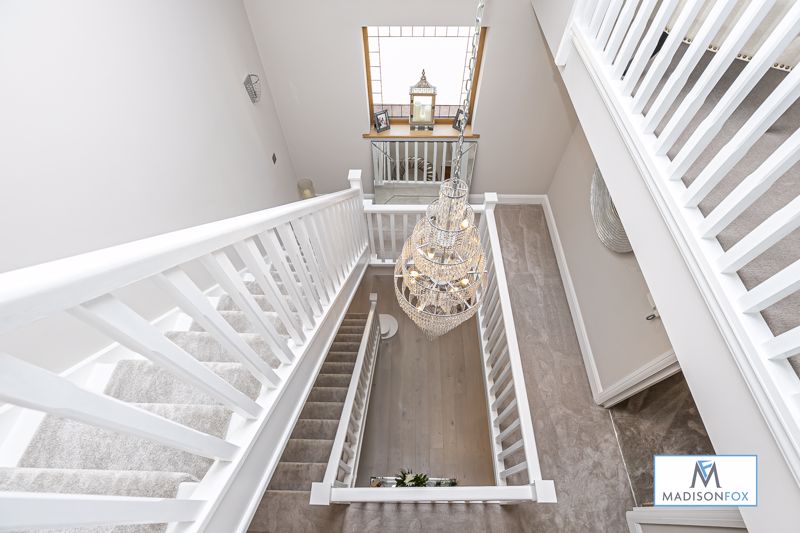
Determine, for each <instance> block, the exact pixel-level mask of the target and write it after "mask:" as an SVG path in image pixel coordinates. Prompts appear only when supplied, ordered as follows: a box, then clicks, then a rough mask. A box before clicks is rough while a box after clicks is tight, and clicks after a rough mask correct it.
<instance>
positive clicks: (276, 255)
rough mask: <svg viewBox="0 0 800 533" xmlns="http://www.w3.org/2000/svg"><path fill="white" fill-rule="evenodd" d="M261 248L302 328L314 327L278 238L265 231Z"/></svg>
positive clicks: (309, 311) (307, 304)
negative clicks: (284, 290)
mask: <svg viewBox="0 0 800 533" xmlns="http://www.w3.org/2000/svg"><path fill="white" fill-rule="evenodd" d="M260 241H261V246H262V247H263V248H264V251H266V252H267V257H269V262H270V264H271V265H272V267H273V268H274V269H275V271H276V272H277V275H278V278H279V279H280V280H281V282H282V283H283V286H284V288H285V289H286V291H287V292H288V294H289V298H290V299H291V301H292V302H293V303H294V307H295V309H297V312H298V314H299V315H300V319H301V320H302V321H303V326H304V327H305V328H308V329H312V328H313V327H314V313H313V312H312V310H311V307H310V305H309V303H308V302H306V301H305V298H304V297H303V296H302V294H301V292H300V289H299V288H298V287H297V280H296V279H295V277H294V274H293V273H292V271H291V269H290V268H289V265H288V264H287V263H286V258H285V257H284V256H283V251H282V248H281V245H280V243H279V242H278V237H277V235H276V234H275V232H274V231H273V230H267V231H265V232H264V233H262V234H261V235H260Z"/></svg>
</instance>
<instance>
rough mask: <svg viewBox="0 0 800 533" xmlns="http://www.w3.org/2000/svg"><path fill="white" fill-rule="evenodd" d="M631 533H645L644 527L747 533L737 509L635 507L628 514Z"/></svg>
mask: <svg viewBox="0 0 800 533" xmlns="http://www.w3.org/2000/svg"><path fill="white" fill-rule="evenodd" d="M626 518H627V521H628V528H629V529H630V533H643V531H644V530H643V528H642V525H673V526H702V527H707V528H716V527H724V528H741V529H742V530H744V531H746V526H745V524H744V521H743V520H742V515H741V514H739V511H738V510H737V509H689V508H684V509H682V508H675V509H656V508H654V507H634V508H633V510H631V511H628V512H627V513H626Z"/></svg>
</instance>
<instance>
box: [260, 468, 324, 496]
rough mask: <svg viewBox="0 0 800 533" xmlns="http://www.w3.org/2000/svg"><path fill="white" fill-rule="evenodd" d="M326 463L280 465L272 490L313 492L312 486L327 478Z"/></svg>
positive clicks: (273, 477) (276, 470)
mask: <svg viewBox="0 0 800 533" xmlns="http://www.w3.org/2000/svg"><path fill="white" fill-rule="evenodd" d="M326 466H327V465H326V464H325V463H284V462H281V463H278V467H277V468H276V469H275V473H274V474H273V476H272V480H271V481H270V483H269V488H270V489H271V490H311V484H312V483H314V482H317V481H322V478H323V477H324V476H325V467H326Z"/></svg>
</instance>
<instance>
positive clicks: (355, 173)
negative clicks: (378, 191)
mask: <svg viewBox="0 0 800 533" xmlns="http://www.w3.org/2000/svg"><path fill="white" fill-rule="evenodd" d="M347 181H349V182H350V188H351V189H355V190H357V191H358V212H359V213H360V215H359V220H360V221H361V238H362V239H363V240H362V242H363V243H364V244H363V245H364V246H370V251H369V253H370V256H371V255H373V254H374V253H375V252H374V250H372V247H371V245H370V235H369V234H370V232H371V231H372V230H371V229H370V227H369V213H367V211H366V209H365V203H366V200H364V184H363V183H362V182H361V169H360V168H351V169H350V172H349V173H348V174H347Z"/></svg>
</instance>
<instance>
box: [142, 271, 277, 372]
mask: <svg viewBox="0 0 800 533" xmlns="http://www.w3.org/2000/svg"><path fill="white" fill-rule="evenodd" d="M153 280H154V281H155V282H156V283H157V284H158V285H159V287H161V288H162V289H164V290H165V291H166V292H168V293H169V294H171V295H172V297H173V298H175V300H176V301H177V302H178V305H180V306H181V308H182V309H183V310H184V311H185V312H186V313H187V314H188V315H189V316H191V317H192V318H193V319H194V320H195V321H196V322H197V323H198V324H200V326H202V328H203V329H204V330H206V331H207V332H208V333H210V334H212V335H213V336H214V337H215V338H216V339H217V340H218V341H219V343H220V344H221V345H222V346H223V347H224V348H225V350H226V351H227V352H228V353H229V354H231V355H233V356H234V357H236V359H238V360H239V361H241V362H242V363H243V364H244V365H245V366H246V367H247V368H248V370H250V372H251V373H252V374H253V375H254V376H255V377H256V378H257V379H258V380H259V381H261V382H262V383H264V384H266V385H268V386H270V387H273V388H275V387H277V386H278V385H279V384H280V381H281V380H280V378H279V377H278V375H277V374H276V373H275V371H274V370H273V369H272V368H271V367H270V366H269V365H268V364H267V363H266V362H265V361H264V359H262V358H261V356H259V355H258V354H257V353H256V352H255V351H254V350H253V349H252V348H251V347H250V345H249V344H247V343H246V342H245V341H244V339H242V336H241V335H239V333H237V331H236V330H235V329H233V326H231V325H230V324H228V322H227V321H226V320H225V319H224V318H223V317H222V315H220V314H219V312H218V311H217V310H216V309H214V306H213V305H211V302H209V301H208V298H206V296H205V295H204V294H203V291H201V290H200V289H199V288H198V287H197V285H195V284H194V282H193V281H192V280H191V279H190V278H189V276H188V275H187V274H186V272H184V271H183V270H181V269H180V268H177V267H176V268H173V269H170V270H168V271H166V272H164V273H163V274H160V275H158V276H155V277H154V278H153Z"/></svg>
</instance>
